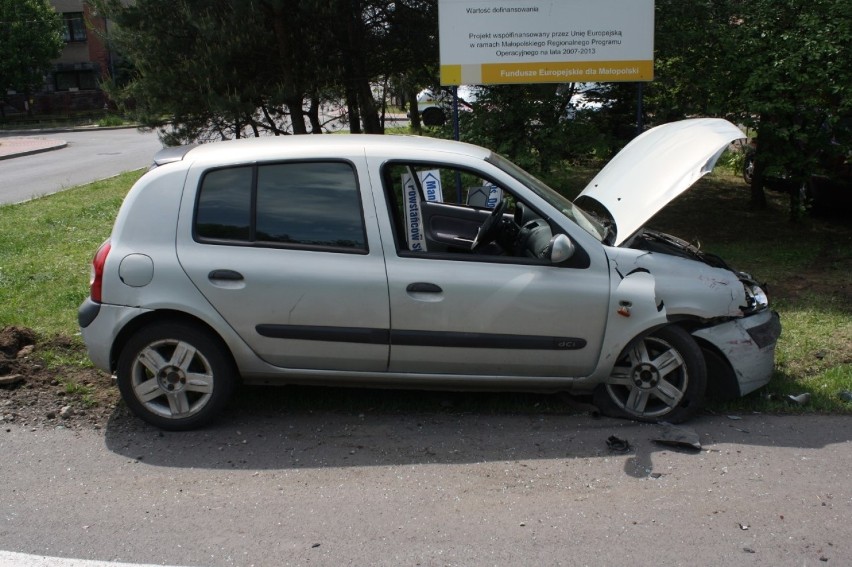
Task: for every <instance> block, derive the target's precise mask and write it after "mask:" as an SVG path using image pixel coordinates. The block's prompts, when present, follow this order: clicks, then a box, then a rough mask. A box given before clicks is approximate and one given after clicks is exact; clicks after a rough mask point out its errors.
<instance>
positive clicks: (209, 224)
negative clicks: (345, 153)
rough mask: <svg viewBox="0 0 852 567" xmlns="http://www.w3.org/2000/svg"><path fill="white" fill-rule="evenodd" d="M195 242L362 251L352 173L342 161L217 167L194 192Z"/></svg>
mask: <svg viewBox="0 0 852 567" xmlns="http://www.w3.org/2000/svg"><path fill="white" fill-rule="evenodd" d="M194 230H195V237H196V239H197V240H199V241H202V242H203V241H215V242H217V243H223V244H227V243H234V244H252V245H257V246H282V247H296V248H323V249H329V250H337V251H349V252H366V251H367V239H366V233H365V229H364V218H363V214H362V211H361V200H360V196H359V193H358V182H357V177H356V175H355V170H354V169H353V167H352V166H351V165H350V164H348V163H343V162H306V163H276V164H261V165H251V166H240V167H231V168H223V169H217V170H213V171H210V172H208V173H207V174H205V175H204V178H203V179H202V182H201V188H200V189H199V193H198V200H197V209H196V215H195V226H194Z"/></svg>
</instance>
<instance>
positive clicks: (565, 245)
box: [548, 234, 574, 264]
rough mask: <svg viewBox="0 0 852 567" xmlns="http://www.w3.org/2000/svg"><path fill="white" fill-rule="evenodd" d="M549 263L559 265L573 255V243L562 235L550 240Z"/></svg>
mask: <svg viewBox="0 0 852 567" xmlns="http://www.w3.org/2000/svg"><path fill="white" fill-rule="evenodd" d="M548 248H550V263H551V264H561V263H562V262H564V261H565V260H567V259H568V258H570V257H571V256H573V255H574V243H573V242H571V239H570V238H568V236H566V235H564V234H557V235H556V236H554V237H553V238H551V239H550V246H548Z"/></svg>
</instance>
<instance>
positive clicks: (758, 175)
mask: <svg viewBox="0 0 852 567" xmlns="http://www.w3.org/2000/svg"><path fill="white" fill-rule="evenodd" d="M765 170H766V168H765V167H763V166H761V165H760V161H758V160H757V155H755V160H754V176H753V177H752V179H751V203H750V206H751V209H752V210H754V211H762V210H764V209H766V193H765V192H764V189H763V184H764V181H763V179H764V171H765Z"/></svg>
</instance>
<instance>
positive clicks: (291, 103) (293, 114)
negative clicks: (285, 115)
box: [284, 98, 308, 134]
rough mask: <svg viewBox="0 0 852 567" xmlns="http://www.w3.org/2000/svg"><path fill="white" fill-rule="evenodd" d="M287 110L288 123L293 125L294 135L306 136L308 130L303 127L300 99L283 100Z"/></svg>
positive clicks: (302, 111) (303, 115) (303, 116)
mask: <svg viewBox="0 0 852 567" xmlns="http://www.w3.org/2000/svg"><path fill="white" fill-rule="evenodd" d="M284 104H286V105H287V109H288V110H289V111H290V122H291V123H292V124H293V133H294V134H307V133H308V129H307V128H306V127H305V111H304V110H302V99H301V98H288V99H285V100H284Z"/></svg>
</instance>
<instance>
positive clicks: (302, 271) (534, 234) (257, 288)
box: [79, 119, 781, 430]
mask: <svg viewBox="0 0 852 567" xmlns="http://www.w3.org/2000/svg"><path fill="white" fill-rule="evenodd" d="M742 137H744V136H743V134H742V132H740V131H739V130H738V129H737V128H736V127H735V126H733V125H732V124H730V123H728V122H726V121H724V120H717V119H695V120H687V121H683V122H676V123H672V124H667V125H664V126H660V127H657V128H655V129H652V130H649V131H648V132H646V133H644V134H643V135H641V136H639V137H638V138H636V139H635V140H634V141H633V142H631V143H630V144H629V145H628V146H627V147H626V148H625V149H624V150H623V151H622V152H621V153H619V154H618V155H617V156H616V157H615V158H614V159H613V160H612V161H611V162H610V163H609V164H608V165H607V166H606V167H605V168H604V169H603V170H602V171H601V172H600V173H599V174H598V175H597V176H596V177H595V178H594V179H593V180H592V181H591V182H590V184H589V186H588V187H587V188H586V189H585V190H584V191H583V192H582V194H581V195H580V197H578V199H577V200H576V202H575V203H572V202H570V201H568V200H567V199H565V198H564V197H562V196H561V195H560V194H558V193H557V192H555V191H554V190H552V189H550V188H549V187H547V186H546V185H545V184H543V183H542V182H541V181H539V180H537V179H536V178H534V177H533V176H531V175H529V174H528V173H526V172H525V171H523V170H522V169H520V168H519V167H517V166H516V165H514V164H512V163H511V162H509V161H507V160H506V159H504V158H502V157H500V156H499V155H496V154H494V153H492V152H491V151H489V150H487V149H484V148H480V147H477V146H472V145H468V144H463V143H457V142H450V141H445V140H436V139H429V138H419V137H402V136H359V135H351V136H295V137H294V136H287V137H278V138H262V139H249V140H236V141H228V142H217V143H211V144H207V145H201V146H196V147H184V148H173V149H169V150H165V151H164V152H162V153H161V154H158V156H157V157H156V158H155V167H153V168H152V169H151V170H150V171H149V172H148V173H146V174H145V175H144V176H143V177H142V178H141V179H140V180H139V181H138V182H137V183H136V185H135V186H134V187H133V188H132V189H131V191H130V193H129V194H128V195H127V198H126V199H125V201H124V204H123V205H122V207H121V210H120V212H119V214H118V218H117V219H116V222H115V226H114V228H113V231H112V235H111V237H110V238H109V240H107V241H106V242H105V243H104V244H103V245H102V246H101V247H100V249H99V250H98V251H97V253H96V254H95V257H94V261H93V266H92V268H93V269H92V273H93V276H92V282H91V294H90V297H89V298H88V299H87V300H86V301H85V302H84V303H83V304H82V305H81V306H80V309H79V322H80V326H81V328H82V333H83V337H84V339H85V341H86V344H87V347H88V350H89V355H90V356H91V359H92V361H93V362H94V363H95V365H96V366H98V367H99V368H102V369H104V370H106V371H107V372H112V373H115V375H116V376H117V381H118V387H119V389H120V391H121V394H122V396H123V398H124V400H125V401H126V403H127V404H128V406H129V407H130V408H131V409H132V410H133V411H134V412H135V413H136V414H138V415H139V417H141V418H142V419H144V420H146V421H148V422H150V423H152V424H154V425H156V426H158V427H161V428H163V429H172V430H178V429H188V428H193V427H198V426H200V425H202V424H204V423H207V422H208V421H209V420H210V419H212V418H214V417H215V416H216V415H217V414H218V413H219V412H220V411H221V410H222V408H223V406H224V405H225V403H226V402H227V401H228V399H229V397H230V396H231V394H232V392H233V390H234V387H235V385H236V384H237V383H238V382H239V381H240V380H242V381H244V382H246V383H262V384H325V385H329V384H335V385H347V386H348V385H362V386H364V385H366V386H381V387H398V388H441V389H482V390H517V391H568V392H574V393H590V394H593V395H594V400H595V403H596V404H598V405H599V407H601V408H602V409H603V410H604V412H605V413H608V414H611V415H619V416H626V417H631V418H634V419H638V420H643V421H658V420H666V421H670V422H677V421H683V420H684V419H687V418H689V417H690V416H692V415H693V414H694V413H695V412H696V411H697V410H698V409H699V408H700V407H701V404H702V401H703V400H704V398H705V396H706V395H710V394H718V395H726V396H738V395H743V394H746V393H748V392H751V391H753V390H755V389H757V388H758V387H760V386H762V385H764V384H766V383H767V382H768V381H769V380H770V378H771V376H772V373H773V369H774V350H775V344H776V341H777V338H778V336H779V335H780V332H781V326H780V323H779V320H778V316H777V314H776V313H774V312H773V311H771V309H770V308H769V305H768V300H767V297H766V294H765V293H764V291H763V290H762V289H761V287H760V286H759V285H758V284H757V283H756V282H755V280H754V279H753V278H752V277H751V276H749V275H748V274H745V273H743V272H736V271H734V270H733V269H731V268H730V267H729V266H728V265H727V264H726V263H725V262H724V261H723V260H722V259H720V258H718V257H717V256H714V255H711V254H708V253H705V252H703V251H701V250H699V249H697V248H696V247H694V246H691V245H690V244H688V243H686V242H684V241H682V240H679V239H677V238H675V237H672V236H668V235H666V234H662V233H659V232H654V231H650V230H647V229H644V228H643V226H642V225H643V224H644V223H645V222H646V221H647V219H649V218H650V217H651V216H652V215H653V214H655V213H656V212H657V211H659V210H660V209H661V208H662V207H663V206H665V205H666V204H667V203H668V202H669V201H670V200H671V199H673V198H674V197H676V196H677V195H679V194H680V193H681V192H683V191H684V190H686V189H687V188H688V187H689V186H690V185H692V183H693V182H694V181H696V180H697V179H698V178H700V177H701V176H702V175H704V174H706V173H707V172H709V171H710V170H711V169H712V167H713V165H714V164H715V162H716V159H717V158H718V157H719V155H720V154H721V152H722V151H723V150H724V149H725V148H726V147H727V146H728V144H729V143H730V142H731V141H732V140H735V139H738V138H742ZM578 204H579V205H578ZM581 207H582V208H581ZM591 209H597V210H598V212H597V214H594V215H593V214H591V213H589V212H587V210H591Z"/></svg>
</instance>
